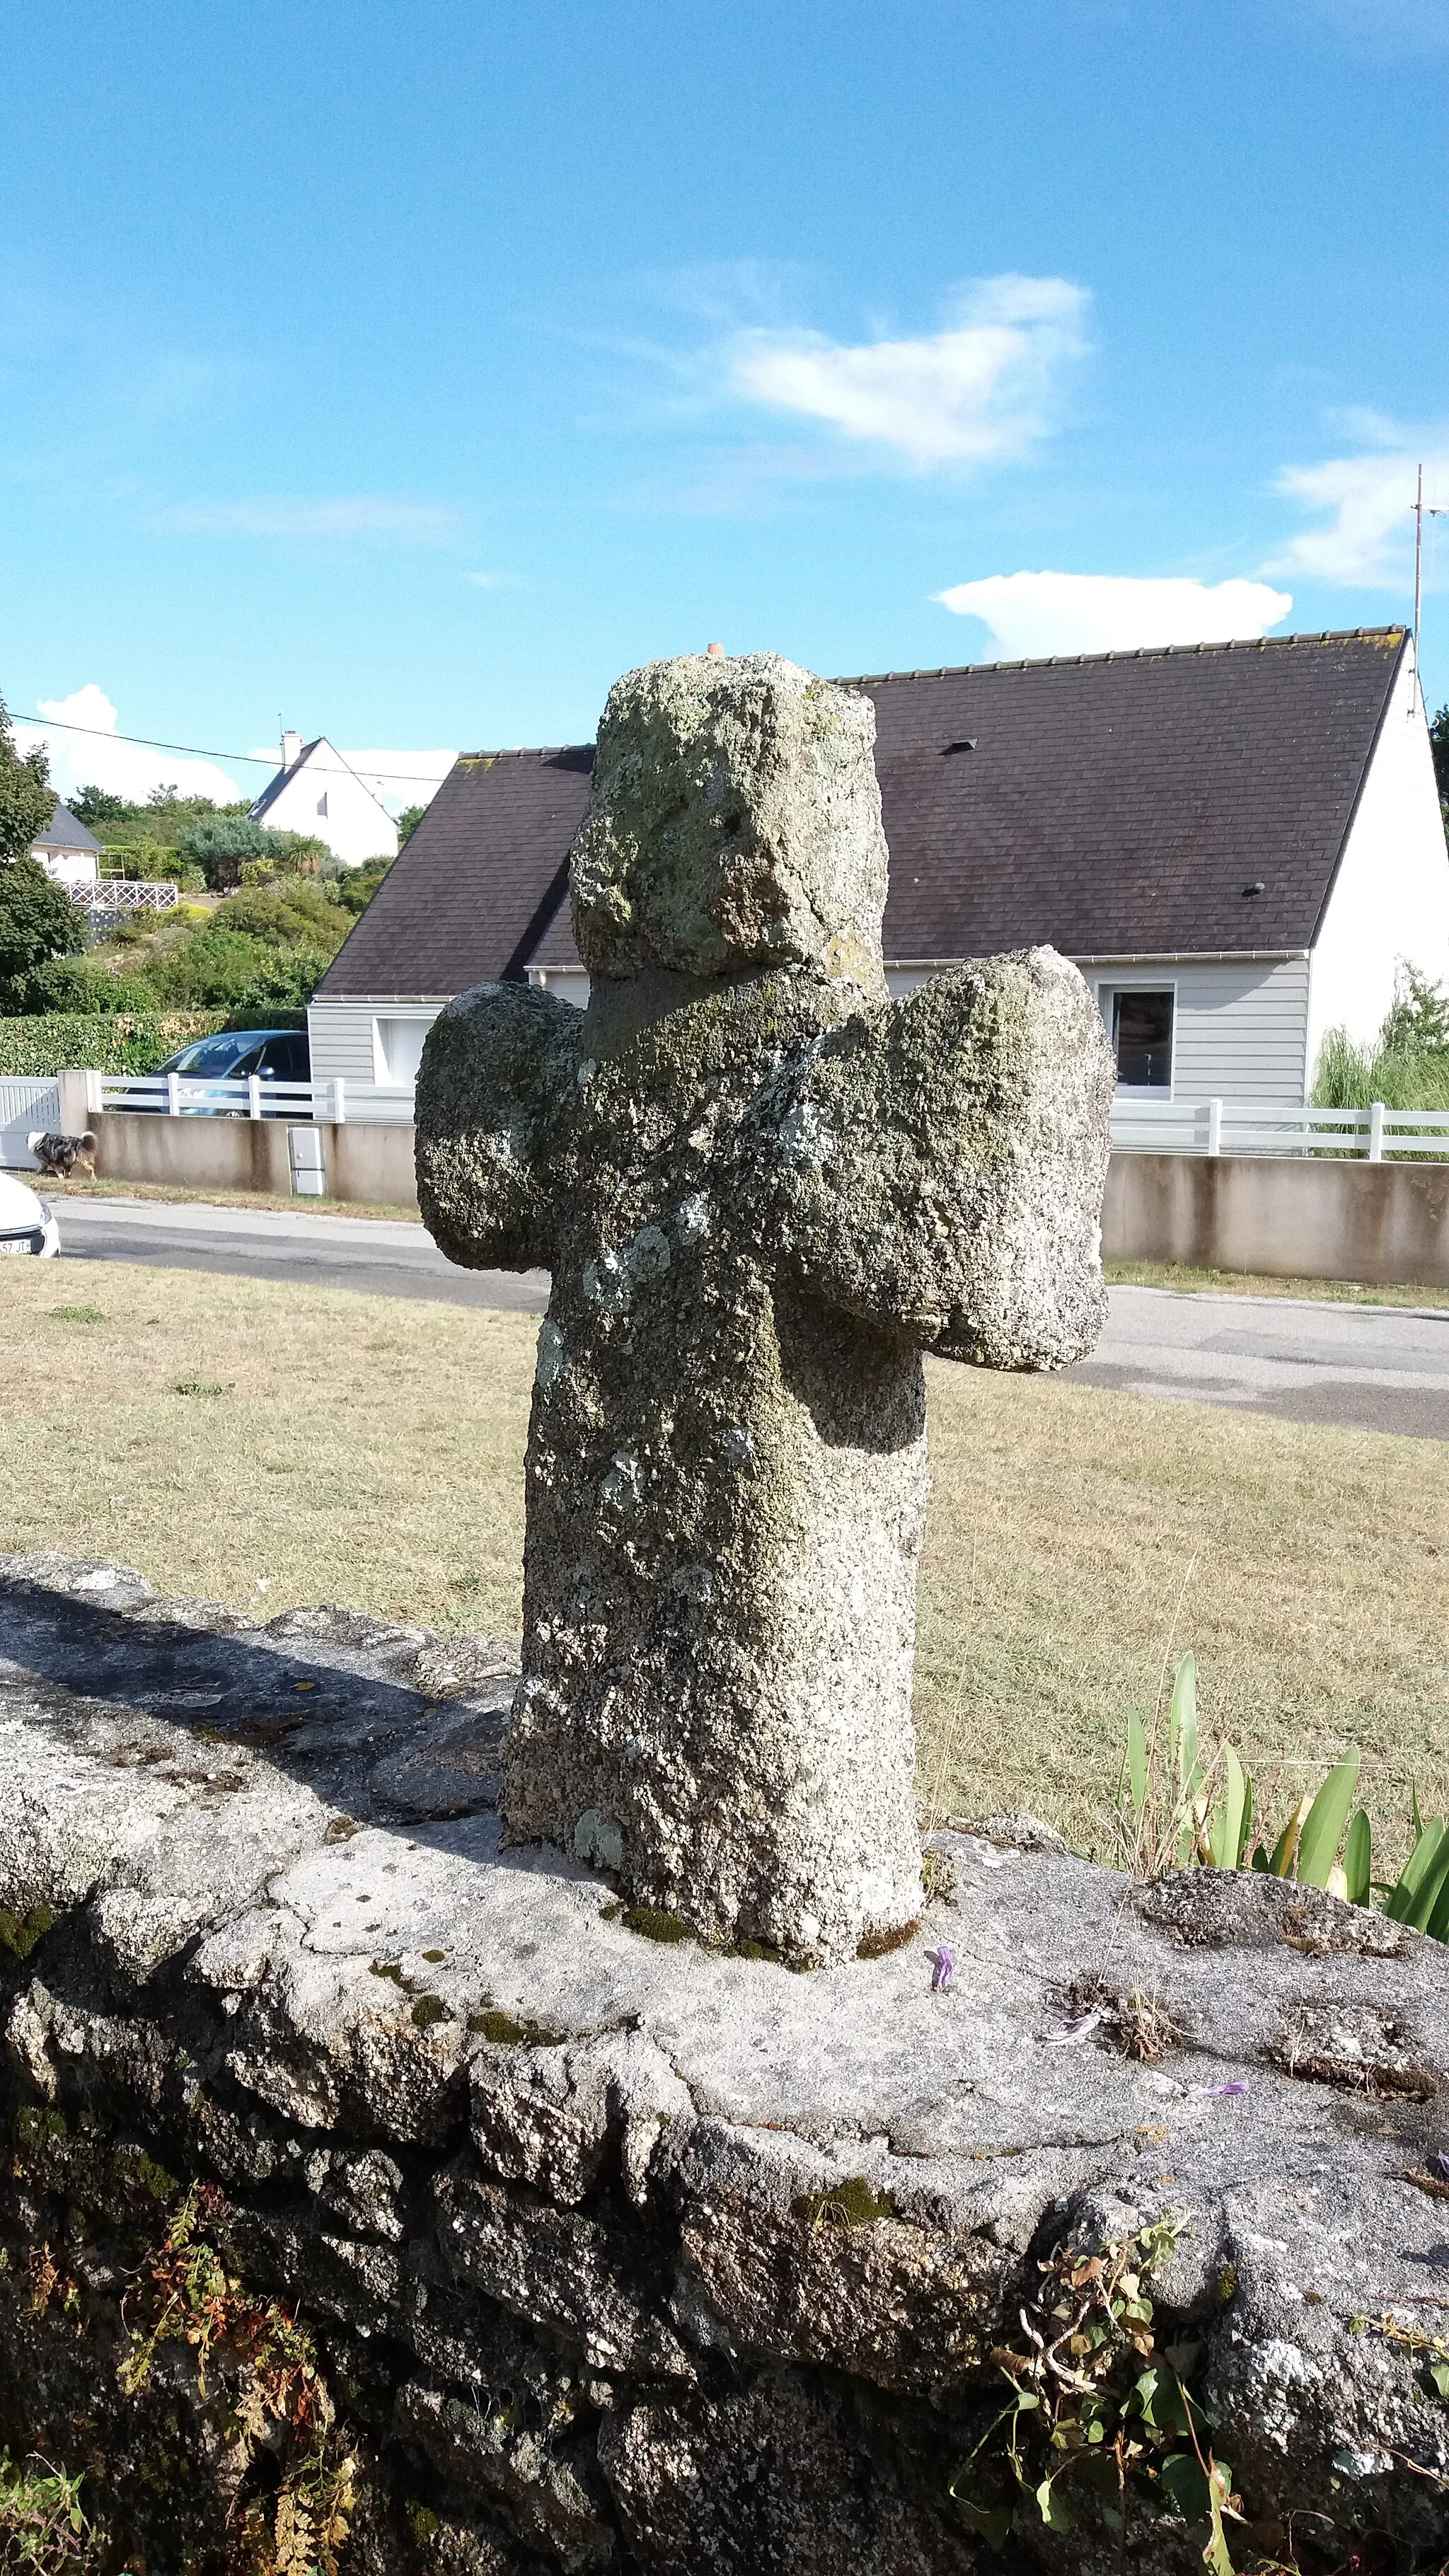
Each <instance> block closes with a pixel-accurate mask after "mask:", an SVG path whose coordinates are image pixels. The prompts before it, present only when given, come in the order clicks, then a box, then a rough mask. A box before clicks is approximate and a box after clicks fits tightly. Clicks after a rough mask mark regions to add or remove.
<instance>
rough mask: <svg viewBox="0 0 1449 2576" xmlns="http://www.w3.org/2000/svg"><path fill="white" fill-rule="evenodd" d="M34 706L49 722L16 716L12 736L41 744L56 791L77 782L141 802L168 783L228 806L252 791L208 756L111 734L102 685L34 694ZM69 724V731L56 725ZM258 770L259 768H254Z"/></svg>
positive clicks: (112, 717) (25, 747) (62, 792)
mask: <svg viewBox="0 0 1449 2576" xmlns="http://www.w3.org/2000/svg"><path fill="white" fill-rule="evenodd" d="M35 703H36V707H37V709H38V711H39V713H40V714H41V715H43V716H50V717H51V718H52V719H53V722H54V724H55V726H56V728H57V730H55V731H52V729H51V726H50V725H36V724H27V723H26V721H25V718H24V717H23V716H17V717H16V718H15V719H14V722H15V738H16V741H17V742H18V743H19V745H20V748H21V750H22V751H29V750H31V749H32V748H33V746H34V745H35V744H36V743H42V744H43V745H44V747H45V749H46V751H47V752H48V753H49V755H50V775H51V782H52V784H53V786H54V788H55V792H56V794H57V796H60V797H62V798H64V797H67V796H74V795H76V794H77V793H78V792H79V790H80V789H81V788H82V787H104V788H105V789H106V790H107V792H108V793H109V794H110V795H112V796H125V797H128V798H129V799H130V800H131V802H132V803H133V804H137V805H144V804H145V802H146V799H147V797H148V796H149V795H150V793H151V790H152V789H153V787H164V786H169V785H171V784H172V783H173V782H174V784H175V785H176V787H177V788H179V790H180V792H181V794H182V795H183V796H210V797H212V798H213V799H214V801H215V802H216V803H217V804H218V805H234V804H235V803H236V802H237V800H238V798H239V797H242V796H249V795H255V794H256V792H257V790H256V787H255V785H252V786H247V787H238V786H237V784H236V782H235V780H233V779H231V778H228V777H227V775H226V772H225V771H224V770H221V769H217V768H216V767H215V766H214V765H213V763H212V762H211V761H209V760H197V759H192V758H189V757H186V756H184V755H182V754H181V753H179V752H174V751H154V750H151V749H149V748H148V747H147V746H146V745H145V744H144V743H138V742H121V741H120V740H118V739H117V726H118V724H119V721H120V719H119V717H118V715H117V712H116V709H115V707H114V705H113V704H112V702H111V700H110V699H109V698H108V697H107V696H106V693H105V691H104V689H101V688H98V687H97V685H96V683H95V681H94V680H88V681H87V682H86V685H85V687H84V688H83V689H73V690H72V692H71V694H70V696H69V697H68V698H37V700H36V702H35ZM69 726H75V727H77V728H79V730H77V731H75V732H70V731H61V730H59V729H58V728H61V727H69ZM259 774H260V773H259Z"/></svg>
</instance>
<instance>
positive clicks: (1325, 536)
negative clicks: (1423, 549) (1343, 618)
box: [1263, 412, 1449, 589]
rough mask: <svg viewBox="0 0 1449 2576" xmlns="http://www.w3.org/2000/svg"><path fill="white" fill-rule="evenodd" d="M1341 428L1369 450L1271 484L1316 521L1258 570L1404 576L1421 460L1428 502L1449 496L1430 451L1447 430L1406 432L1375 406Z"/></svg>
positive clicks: (1290, 472)
mask: <svg viewBox="0 0 1449 2576" xmlns="http://www.w3.org/2000/svg"><path fill="white" fill-rule="evenodd" d="M1343 426H1344V427H1345V428H1347V429H1348V430H1349V431H1350V432H1351V433H1355V434H1356V436H1357V438H1358V439H1359V441H1361V442H1367V444H1368V452H1367V453H1366V454H1364V453H1360V454H1359V455H1357V456H1331V457H1327V458H1325V460H1324V462H1323V463H1322V464H1320V465H1287V466H1285V467H1284V469H1283V471H1282V473H1281V474H1280V475H1279V476H1278V478H1277V481H1276V482H1275V484H1274V486H1273V488H1274V490H1275V491H1276V492H1281V493H1282V494H1283V495H1284V496H1285V498H1286V499H1288V500H1290V501H1296V502H1297V503H1298V504H1299V506H1300V508H1301V509H1303V510H1305V511H1310V512H1312V513H1314V514H1315V516H1316V517H1317V519H1318V521H1319V524H1318V525H1317V526H1316V527H1311V528H1304V529H1302V530H1301V531H1300V533H1299V534H1298V535H1297V536H1296V537H1290V538H1289V540H1288V542H1287V544H1286V545H1284V546H1282V547H1281V548H1280V549H1279V550H1278V552H1277V553H1276V554H1274V555H1273V556H1271V557H1270V558H1269V560H1268V562H1267V563H1266V564H1265V565H1264V566H1263V570H1264V571H1265V572H1267V573H1288V574H1298V575H1300V576H1301V577H1304V578H1306V579H1308V580H1311V581H1326V582H1337V583H1341V584H1342V585H1344V586H1345V587H1347V588H1358V587H1362V588H1365V589H1380V588H1382V587H1383V585H1384V584H1385V583H1388V582H1402V581H1403V580H1404V579H1405V578H1406V576H1407V572H1408V568H1409V565H1410V562H1411V560H1412V556H1413V545H1414V517H1413V510H1414V494H1415V490H1416V487H1417V482H1418V472H1419V466H1420V463H1421V462H1422V463H1423V466H1424V498H1425V500H1426V501H1429V502H1434V503H1438V502H1439V501H1441V500H1443V501H1449V476H1446V475H1445V472H1444V467H1443V463H1442V458H1441V457H1440V456H1437V455H1436V453H1435V450H1436V449H1442V447H1443V444H1444V434H1443V432H1442V430H1436V431H1432V432H1422V433H1416V432H1413V431H1406V430H1404V429H1401V428H1400V427H1399V426H1398V425H1397V424H1396V423H1395V422H1393V421H1389V420H1384V419H1383V418H1382V417H1381V416H1380V415H1379V414H1377V413H1374V412H1354V413H1349V414H1348V415H1347V416H1346V418H1345V419H1344V422H1343Z"/></svg>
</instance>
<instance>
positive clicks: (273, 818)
mask: <svg viewBox="0 0 1449 2576" xmlns="http://www.w3.org/2000/svg"><path fill="white" fill-rule="evenodd" d="M251 820H252V821H253V822H254V823H265V825H266V826H267V829H268V831H271V832H305V833H306V834H307V835H308V836H309V838H310V839H312V840H314V841H325V842H326V844H327V847H328V849H329V850H330V851H331V852H332V854H333V857H334V858H338V859H340V860H341V861H342V864H343V866H344V867H347V868H355V867H360V866H361V865H362V863H363V861H364V860H366V859H391V858H395V857H396V855H397V825H396V823H395V822H394V821H393V819H392V816H391V815H390V814H389V813H388V811H387V809H386V807H385V806H383V805H380V804H379V803H378V800H377V798H376V797H375V796H374V794H373V792H372V789H371V788H370V787H369V786H368V785H367V783H366V781H365V780H364V779H361V778H359V777H358V775H357V772H356V770H355V769H353V768H351V767H350V766H349V764H348V763H347V762H346V761H345V760H344V759H343V757H342V754H341V752H340V751H334V749H333V747H332V745H331V743H330V742H329V741H328V739H327V736H326V735H325V734H324V733H319V734H318V735H317V737H316V739H315V740H314V741H312V742H304V741H303V740H302V737H301V735H300V734H299V733H284V734H283V736H282V765H281V767H280V769H279V770H278V771H277V773H276V776H275V777H274V778H271V779H269V780H268V782H267V784H266V786H265V787H264V788H263V789H262V792H261V794H260V796H259V797H258V798H257V801H256V803H255V805H253V807H252V809H251Z"/></svg>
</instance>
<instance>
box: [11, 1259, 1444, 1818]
mask: <svg viewBox="0 0 1449 2576" xmlns="http://www.w3.org/2000/svg"><path fill="white" fill-rule="evenodd" d="M78 1278H79V1281H80V1283H81V1284H79V1285H76V1284H75V1283H76V1281H77V1279H78ZM3 1285H4V1305H3V1308H0V1546H4V1547H8V1548H37V1547H52V1548H58V1549H61V1550H63V1551H64V1552H66V1553H67V1554H71V1555H77V1556H106V1557H111V1558H116V1559H119V1560H121V1561H122V1562H124V1563H128V1564H131V1565H135V1566H138V1567H139V1568H140V1569H141V1571H142V1572H143V1573H144V1574H145V1575H146V1576H147V1577H148V1578H149V1579H150V1581H151V1582H152V1583H154V1584H156V1585H157V1587H158V1588H159V1589H161V1590H162V1591H168V1592H188V1593H194V1594H200V1595H203V1596H207V1597H210V1598H213V1599H222V1600H227V1601H231V1602H234V1603H237V1604H244V1603H250V1604H252V1605H254V1606H255V1607H257V1608H258V1609H264V1611H265V1613H266V1614H270V1613H271V1612H272V1611H274V1610H278V1609H281V1608H283V1607H285V1606H287V1605H288V1604H290V1603H292V1602H296V1601H321V1600H332V1601H342V1602H347V1603H351V1604H354V1605H357V1606H359V1607H363V1608H369V1609H375V1610H378V1611H381V1612H385V1613H388V1614H393V1615H401V1616H406V1617H410V1618H413V1619H417V1620H420V1621H424V1622H426V1623H427V1624H429V1625H431V1626H438V1627H462V1628H469V1629H480V1630H501V1631H504V1632H508V1631H516V1629H517V1625H518V1618H519V1557H520V1548H521V1541H522V1457H523V1443H524V1437H525V1431H526V1426H527V1412H528V1390H529V1382H530V1378H531V1374H532V1367H533V1343H534V1334H535V1329H536V1328H535V1326H534V1324H533V1322H532V1321H531V1319H529V1318H527V1317H520V1316H515V1315H504V1314H496V1315H495V1314H489V1313H487V1312H484V1311H480V1310H477V1309H473V1308H466V1307H454V1306H447V1305H429V1304H425V1303H422V1302H420V1301H412V1300H403V1299H391V1298H373V1297H362V1296H356V1295H352V1294H349V1293H347V1292H345V1291H341V1290H330V1289H325V1288H312V1287H300V1286H298V1287H292V1286H285V1287H283V1286H280V1285H277V1284H275V1283H272V1282H270V1281H263V1280H248V1279H226V1278H213V1277H207V1276H204V1275H202V1274H200V1273H196V1272H190V1271H185V1270H149V1269H144V1268H141V1267H139V1266H135V1265H132V1264H130V1263H115V1264H108V1265H104V1266H102V1265H99V1264H96V1265H87V1266H86V1268H85V1269H84V1270H83V1271H82V1270H80V1269H79V1266H78V1265H77V1266H76V1267H71V1266H69V1265H67V1266H66V1267H64V1268H57V1267H56V1266H54V1265H52V1264H50V1263H45V1264H42V1263H39V1262H35V1263H31V1262H15V1263H11V1264H7V1266H6V1273H5V1275H4V1281H3ZM88 1308H90V1309H94V1310H98V1317H99V1319H98V1320H87V1319H86V1315H85V1311H84V1310H86V1309H88ZM930 1388H931V1441H932V1466H933V1477H934V1492H933V1499H932V1505H931V1517H930V1526H929V1531H928V1540H927V1550H926V1561H925V1566H924V1571H923V1576H922V1584H921V1631H920V1654H919V1685H918V1712H919V1718H920V1727H921V1738H922V1775H923V1784H924V1786H925V1788H926V1790H927V1792H928V1793H929V1794H931V1795H932V1796H935V1795H936V1794H937V1792H938V1790H939V1791H940V1793H941V1802H942V1803H943V1804H945V1805H946V1806H948V1807H951V1808H954V1809H956V1810H957V1811H964V1812H968V1813H969V1812H972V1811H976V1812H979V1811H981V1810H982V1809H983V1808H985V1807H1005V1806H1027V1807H1031V1808H1033V1809H1035V1810H1036V1811H1037V1812H1038V1813H1040V1814H1043V1815H1046V1816H1048V1817H1050V1818H1052V1819H1053V1820H1054V1821H1056V1822H1058V1823H1060V1824H1062V1825H1063V1826H1064V1827H1065V1828H1066V1829H1067V1830H1068V1831H1069V1832H1070V1833H1071V1834H1072V1835H1073V1837H1074V1838H1076V1839H1079V1840H1081V1841H1083V1842H1091V1841H1094V1840H1095V1841H1097V1842H1098V1843H1099V1844H1100V1843H1101V1841H1102V1840H1103V1837H1104V1835H1105V1830H1106V1827H1105V1817H1106V1814H1107V1811H1108V1810H1109V1808H1110V1803H1111V1795H1112V1785H1113V1782H1114V1780H1115V1774H1116V1766H1117V1759H1118V1750H1119V1746H1120V1742H1121V1729H1122V1722H1123V1716H1124V1712H1125V1710H1126V1708H1127V1706H1128V1704H1129V1702H1130V1701H1132V1700H1134V1699H1135V1700H1136V1701H1137V1702H1138V1704H1139V1705H1141V1706H1143V1707H1144V1708H1150V1706H1151V1704H1152V1702H1153V1698H1154V1695H1155V1692H1156V1689H1157V1685H1158V1680H1159V1676H1160V1673H1161V1671H1162V1667H1163V1662H1164V1657H1165V1655H1166V1653H1167V1650H1168V1646H1169V1641H1170V1640H1174V1641H1175V1642H1176V1644H1178V1645H1181V1644H1186V1643H1189V1642H1190V1643H1192V1644H1194V1645H1195V1646H1196V1648H1197V1652H1198V1659H1199V1667H1200V1673H1201V1677H1202V1696H1203V1701H1204V1707H1205V1713H1206V1715H1207V1717H1208V1718H1209V1720H1210V1721H1211V1722H1212V1723H1215V1724H1221V1725H1224V1726H1226V1727H1227V1729H1228V1730H1229V1731H1230V1732H1231V1734H1232V1736H1233V1738H1234V1741H1235V1742H1236V1743H1237V1744H1238V1745H1239V1747H1240V1748H1241V1750H1242V1751H1243V1753H1244V1755H1245V1756H1246V1758H1247V1759H1248V1760H1249V1762H1250V1764H1251V1766H1252V1767H1253V1769H1254V1771H1255V1773H1256V1775H1257V1777H1258V1781H1259V1785H1260V1789H1261V1790H1262V1791H1265V1792H1266V1791H1267V1790H1268V1788H1269V1784H1270V1783H1271V1782H1272V1781H1273V1780H1274V1779H1275V1777H1277V1778H1278V1786H1279V1795H1278V1797H1277V1799H1276V1801H1272V1802H1273V1803H1277V1804H1280V1805H1281V1804H1282V1803H1283V1794H1284V1793H1286V1789H1287V1787H1288V1785H1289V1783H1290V1782H1291V1783H1292V1784H1293V1787H1294V1792H1295V1795H1296V1793H1297V1789H1298V1787H1299V1786H1300V1785H1301V1784H1302V1782H1303V1781H1304V1780H1306V1779H1311V1778H1313V1777H1314V1776H1316V1773H1317V1772H1318V1771H1319V1770H1320V1769H1321V1768H1322V1767H1323V1766H1324V1765H1325V1764H1326V1763H1327V1762H1328V1760H1329V1759H1330V1758H1331V1757H1332V1756H1333V1755H1334V1754H1336V1753H1337V1752H1338V1751H1339V1750H1340V1749H1341V1748H1342V1746H1343V1745H1344V1744H1345V1743H1348V1742H1355V1743H1358V1744H1360V1745H1361V1746H1362V1747H1363V1750H1364V1754H1365V1760H1366V1778H1367V1780H1368V1784H1369V1791H1370V1803H1371V1805H1372V1807H1373V1808H1374V1810H1375V1818H1376V1822H1379V1821H1381V1822H1382V1825H1383V1826H1384V1828H1385V1829H1386V1830H1388V1831H1389V1832H1390V1833H1392V1834H1394V1835H1396V1834H1397V1832H1398V1830H1399V1829H1400V1827H1401V1824H1402V1819H1403V1816H1404V1814H1405V1812H1406V1810H1407V1806H1408V1784H1409V1782H1410V1780H1411V1779H1417V1781H1418V1784H1419V1794H1420V1798H1421V1800H1422V1801H1425V1802H1428V1801H1433V1802H1434V1803H1436V1804H1437V1805H1439V1806H1440V1807H1443V1806H1445V1805H1446V1804H1449V1670H1446V1626H1449V1622H1446V1587H1445V1578H1446V1574H1449V1448H1446V1447H1442V1446H1440V1445H1439V1444H1438V1443H1436V1442H1433V1441H1428V1440H1423V1441H1411V1440H1393V1439H1388V1438H1385V1437H1382V1436H1380V1435H1375V1434H1372V1433H1360V1432H1353V1431H1336V1430H1324V1429H1320V1428H1317V1427H1309V1426H1304V1425H1299V1424H1296V1423H1285V1422H1278V1421H1274V1420H1270V1419H1268V1418H1266V1417H1263V1416H1255V1415H1253V1414H1249V1413H1239V1412H1236V1411H1234V1412H1229V1411H1227V1410H1225V1409H1222V1410H1217V1409H1213V1408H1211V1407H1208V1406H1197V1405H1184V1404H1160V1403H1155V1402H1152V1401H1150V1400H1148V1399H1146V1398H1141V1397H1136V1396H1128V1395H1112V1394H1104V1393H1100V1392H1098V1391H1097V1390H1096V1389H1093V1388H1088V1387H1078V1386H1066V1385H1062V1384H1059V1383H1056V1382H1054V1381H1052V1380H1050V1379H1044V1378H993V1377H987V1376H984V1375H980V1374H978V1373H976V1372H974V1371H971V1370H968V1369H960V1368H951V1367H948V1366H946V1365H943V1364H938V1363H933V1364H932V1365H931V1369H930ZM263 1583H264V1584H265V1585H266V1587H267V1589H266V1591H265V1593H264V1594H263V1593H262V1592H261V1591H259V1589H258V1586H259V1584H263ZM1280 1775H1281V1776H1280Z"/></svg>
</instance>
